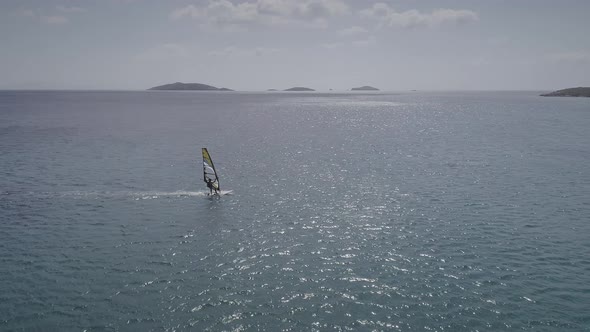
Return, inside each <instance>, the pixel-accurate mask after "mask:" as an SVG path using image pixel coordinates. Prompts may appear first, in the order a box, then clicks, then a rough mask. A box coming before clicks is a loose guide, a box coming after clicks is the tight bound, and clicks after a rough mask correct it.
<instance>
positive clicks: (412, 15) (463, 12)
mask: <svg viewBox="0 0 590 332" xmlns="http://www.w3.org/2000/svg"><path fill="white" fill-rule="evenodd" d="M360 16H361V17H363V18H369V19H375V20H377V21H379V23H380V24H381V25H385V26H390V27H394V26H397V27H402V28H413V27H420V26H425V27H433V26H438V25H442V24H458V23H468V22H473V21H477V20H479V16H478V15H477V13H475V12H473V11H471V10H467V9H458V10H456V9H436V10H434V11H432V12H431V13H429V14H428V13H421V12H419V11H418V10H415V9H412V10H407V11H404V12H398V11H396V10H395V9H393V8H392V7H390V6H389V5H388V4H385V3H376V4H374V5H373V6H372V7H370V8H366V9H363V10H361V11H360Z"/></svg>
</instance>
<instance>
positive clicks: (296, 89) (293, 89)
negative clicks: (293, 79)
mask: <svg viewBox="0 0 590 332" xmlns="http://www.w3.org/2000/svg"><path fill="white" fill-rule="evenodd" d="M285 91H315V90H314V89H310V88H306V87H302V86H296V87H293V88H290V89H285Z"/></svg>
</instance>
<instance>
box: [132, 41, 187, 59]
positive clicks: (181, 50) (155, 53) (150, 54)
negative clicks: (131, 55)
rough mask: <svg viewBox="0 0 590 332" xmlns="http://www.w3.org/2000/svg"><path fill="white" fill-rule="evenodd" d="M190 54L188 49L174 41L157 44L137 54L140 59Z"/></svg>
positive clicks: (177, 56)
mask: <svg viewBox="0 0 590 332" xmlns="http://www.w3.org/2000/svg"><path fill="white" fill-rule="evenodd" d="M188 56H189V52H188V51H187V49H186V48H185V47H184V46H182V45H180V44H174V43H167V44H160V45H156V46H154V47H152V48H150V49H148V50H146V51H144V52H143V53H140V54H138V55H137V56H136V58H137V59H139V60H149V61H159V60H171V59H179V58H186V57H188Z"/></svg>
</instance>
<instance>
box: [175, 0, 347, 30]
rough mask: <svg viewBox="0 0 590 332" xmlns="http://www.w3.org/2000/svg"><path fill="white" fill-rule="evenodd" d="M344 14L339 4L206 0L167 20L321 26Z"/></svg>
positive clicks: (325, 1)
mask: <svg viewBox="0 0 590 332" xmlns="http://www.w3.org/2000/svg"><path fill="white" fill-rule="evenodd" d="M348 11H349V8H348V5H346V4H345V3H344V2H342V0H300V1H298V0H254V1H252V2H247V1H246V2H240V3H236V4H234V3H232V2H230V1H228V0H209V3H208V4H207V5H205V6H196V5H187V6H186V7H183V8H178V9H175V10H174V11H173V12H172V13H171V14H170V17H171V18H173V19H180V18H183V17H190V18H194V19H199V20H202V21H204V22H206V23H209V24H213V25H220V26H227V25H245V24H262V25H280V24H287V23H292V22H311V23H314V24H315V25H319V26H321V25H323V24H324V23H325V22H324V21H325V19H326V18H328V17H331V16H337V15H343V14H346V13H348Z"/></svg>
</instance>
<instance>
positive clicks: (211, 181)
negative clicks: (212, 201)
mask: <svg viewBox="0 0 590 332" xmlns="http://www.w3.org/2000/svg"><path fill="white" fill-rule="evenodd" d="M205 182H207V188H209V195H213V190H215V194H216V195H217V194H218V193H217V188H215V187H214V186H213V180H211V179H209V178H207V179H206V180H205Z"/></svg>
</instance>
